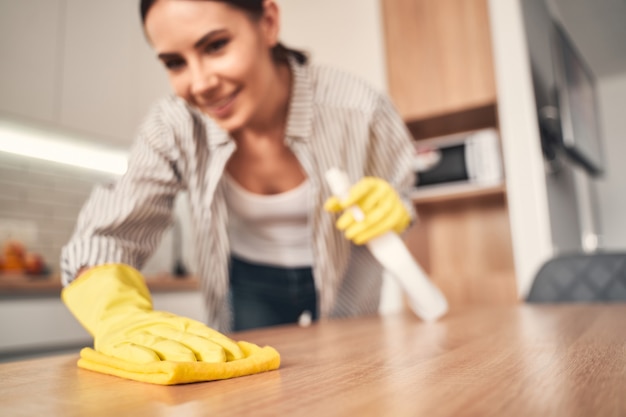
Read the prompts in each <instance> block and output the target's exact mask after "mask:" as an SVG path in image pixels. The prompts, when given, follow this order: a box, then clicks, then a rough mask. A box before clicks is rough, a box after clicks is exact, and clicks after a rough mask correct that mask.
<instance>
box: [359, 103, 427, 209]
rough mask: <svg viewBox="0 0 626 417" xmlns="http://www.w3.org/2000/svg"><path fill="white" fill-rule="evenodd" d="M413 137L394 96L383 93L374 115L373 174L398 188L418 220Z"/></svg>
mask: <svg viewBox="0 0 626 417" xmlns="http://www.w3.org/2000/svg"><path fill="white" fill-rule="evenodd" d="M413 141H414V140H413V137H412V136H411V133H410V132H409V129H408V128H407V126H406V124H405V123H404V121H403V120H402V117H401V116H400V114H399V113H398V111H397V110H396V108H395V107H394V105H393V103H392V102H391V100H390V99H389V98H388V97H387V96H385V95H381V96H380V98H379V101H378V105H377V107H376V111H375V113H374V115H373V119H372V127H371V137H370V149H371V152H370V153H369V155H370V161H369V166H370V169H371V172H372V175H374V176H377V177H380V178H383V179H385V180H386V181H388V182H389V183H390V184H391V185H392V186H393V187H394V188H395V189H396V191H398V194H399V195H400V198H401V199H402V201H403V203H404V205H405V207H406V209H407V210H408V212H409V213H410V215H411V219H412V220H415V217H416V213H415V208H414V205H413V203H412V201H411V191H412V189H413V187H414V184H415V171H414V170H413V155H414V152H415V148H414V144H413Z"/></svg>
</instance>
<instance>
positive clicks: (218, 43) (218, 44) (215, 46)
mask: <svg viewBox="0 0 626 417" xmlns="http://www.w3.org/2000/svg"><path fill="white" fill-rule="evenodd" d="M229 42H230V39H228V38H222V39H217V40H214V41H212V42H209V43H208V44H207V46H206V47H205V48H204V51H205V52H207V53H210V54H211V53H214V52H219V51H221V50H222V49H224V47H225V46H226V45H228V43H229Z"/></svg>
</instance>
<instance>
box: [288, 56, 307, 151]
mask: <svg viewBox="0 0 626 417" xmlns="http://www.w3.org/2000/svg"><path fill="white" fill-rule="evenodd" d="M289 65H290V67H291V73H292V76H293V83H292V90H291V100H290V101H289V112H288V113H287V127H286V131H285V134H286V136H287V137H297V138H301V139H305V138H307V137H309V136H310V134H311V127H312V125H313V84H312V82H311V78H310V68H309V66H308V65H307V64H299V63H298V62H296V60H295V58H293V57H289Z"/></svg>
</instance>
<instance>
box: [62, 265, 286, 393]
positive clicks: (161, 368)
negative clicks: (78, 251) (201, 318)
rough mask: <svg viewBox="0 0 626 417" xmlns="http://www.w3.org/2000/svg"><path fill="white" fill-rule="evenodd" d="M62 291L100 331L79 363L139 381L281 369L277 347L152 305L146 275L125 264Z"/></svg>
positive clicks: (88, 325)
mask: <svg viewBox="0 0 626 417" xmlns="http://www.w3.org/2000/svg"><path fill="white" fill-rule="evenodd" d="M61 297H62V299H63V302H64V303H65V305H66V306H67V307H68V308H69V310H70V311H71V312H72V314H74V316H75V317H76V318H77V319H78V321H79V322H80V323H81V324H82V325H83V327H85V329H87V331H89V333H91V335H92V336H93V337H94V348H95V350H93V349H89V348H86V349H83V350H82V351H81V359H80V360H79V362H78V366H80V367H83V368H86V369H90V370H94V371H98V372H103V373H107V374H111V375H116V376H121V377H124V378H130V379H135V380H138V381H144V382H152V383H158V384H180V383H188V382H198V381H210V380H214V379H224V378H231V377H233V376H241V375H247V374H252V373H257V372H262V371H266V370H270V369H276V368H278V366H279V365H280V356H279V355H278V352H276V351H275V350H274V349H273V348H270V347H265V348H260V347H258V346H255V345H252V344H247V343H245V342H239V343H237V342H235V341H234V340H231V339H230V338H228V337H226V336H225V335H223V334H222V333H220V332H217V331H215V330H213V329H211V328H209V327H207V326H205V325H204V324H202V323H200V322H198V321H195V320H191V319H188V318H184V317H180V316H176V315H174V314H170V313H165V312H161V311H154V310H153V309H152V300H151V298H150V293H149V291H148V287H146V284H145V282H144V279H143V277H142V276H141V274H140V273H139V271H137V270H136V269H134V268H131V267H130V266H127V265H121V264H109V265H101V266H97V267H94V268H91V269H88V270H87V271H86V272H84V273H83V274H81V275H80V277H79V278H78V279H77V280H76V281H74V282H73V283H71V284H70V285H69V286H67V287H66V288H64V289H63V292H62V293H61Z"/></svg>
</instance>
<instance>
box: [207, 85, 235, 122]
mask: <svg viewBox="0 0 626 417" xmlns="http://www.w3.org/2000/svg"><path fill="white" fill-rule="evenodd" d="M238 93H239V90H236V91H235V92H234V93H232V94H230V95H228V96H227V97H224V98H222V99H219V100H217V101H213V102H212V103H210V104H206V105H203V106H202V107H203V109H204V110H205V111H206V112H207V113H209V114H210V115H211V116H213V117H216V118H219V119H222V118H224V117H227V116H228V115H229V114H230V113H231V112H232V109H233V103H234V101H235V98H236V97H237V94H238Z"/></svg>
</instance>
